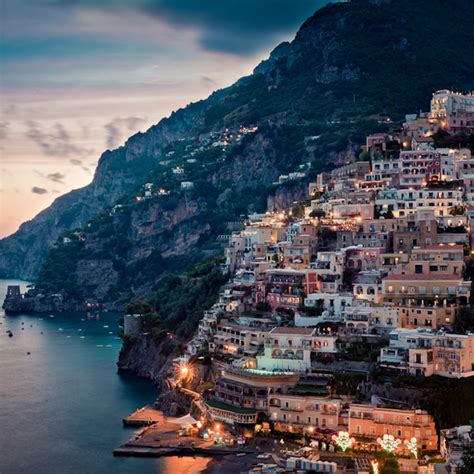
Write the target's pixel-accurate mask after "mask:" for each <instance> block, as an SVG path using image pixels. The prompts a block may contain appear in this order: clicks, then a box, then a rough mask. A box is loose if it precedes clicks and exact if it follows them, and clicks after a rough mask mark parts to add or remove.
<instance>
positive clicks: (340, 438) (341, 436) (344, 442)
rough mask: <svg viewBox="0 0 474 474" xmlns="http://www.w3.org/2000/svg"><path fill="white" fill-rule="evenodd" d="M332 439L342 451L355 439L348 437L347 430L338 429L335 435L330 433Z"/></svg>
mask: <svg viewBox="0 0 474 474" xmlns="http://www.w3.org/2000/svg"><path fill="white" fill-rule="evenodd" d="M332 439H333V440H334V441H335V443H336V444H337V445H338V446H339V447H340V448H341V449H342V451H346V449H347V448H350V447H351V446H352V444H353V443H354V441H355V439H354V438H351V437H350V435H349V433H348V432H347V431H339V433H338V434H337V435H332Z"/></svg>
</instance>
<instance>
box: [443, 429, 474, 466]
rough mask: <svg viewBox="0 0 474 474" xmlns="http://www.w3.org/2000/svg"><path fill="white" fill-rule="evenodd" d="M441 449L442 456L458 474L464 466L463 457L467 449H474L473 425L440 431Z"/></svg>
mask: <svg viewBox="0 0 474 474" xmlns="http://www.w3.org/2000/svg"><path fill="white" fill-rule="evenodd" d="M439 447H440V451H441V455H442V456H443V457H444V458H445V459H446V463H447V464H448V465H449V466H450V467H451V472H456V470H457V468H458V467H460V466H461V465H462V456H463V454H464V450H465V449H466V448H474V430H473V428H472V426H471V425H464V426H456V427H455V428H449V429H446V430H441V431H440V441H439Z"/></svg>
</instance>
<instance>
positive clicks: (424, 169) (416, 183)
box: [400, 150, 441, 188]
mask: <svg viewBox="0 0 474 474" xmlns="http://www.w3.org/2000/svg"><path fill="white" fill-rule="evenodd" d="M440 178H441V156H440V154H439V153H435V152H434V151H432V150H411V151H402V152H401V153H400V187H402V188H422V187H424V186H426V185H427V184H428V183H429V182H430V181H431V182H432V181H438V180H439V179H440Z"/></svg>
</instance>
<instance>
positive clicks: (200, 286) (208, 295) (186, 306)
mask: <svg viewBox="0 0 474 474" xmlns="http://www.w3.org/2000/svg"><path fill="white" fill-rule="evenodd" d="M226 281H227V276H226V275H224V274H223V273H222V271H221V270H220V267H219V260H215V259H213V260H208V261H206V262H203V263H200V264H198V265H196V266H194V267H193V268H192V269H191V270H190V271H189V272H187V273H185V274H181V275H176V274H170V275H168V276H167V277H166V278H165V279H164V280H163V282H162V283H161V284H160V286H159V289H158V290H157V291H156V292H154V294H153V296H152V297H151V298H150V299H149V300H148V301H147V302H145V303H144V302H142V301H133V302H132V303H130V305H129V306H128V308H127V310H128V311H129V312H139V313H142V314H144V321H145V322H144V330H145V331H146V332H150V333H151V334H152V335H154V336H159V335H160V334H162V332H163V331H167V330H172V331H173V332H175V333H176V334H178V336H182V337H189V336H190V335H192V333H193V332H194V330H195V328H196V326H197V323H198V321H199V320H200V319H201V318H202V313H203V311H204V310H206V309H209V308H210V307H211V306H212V305H213V304H214V303H215V301H216V299H217V295H218V293H219V290H220V287H221V286H222V285H223V284H224V283H225V282H226Z"/></svg>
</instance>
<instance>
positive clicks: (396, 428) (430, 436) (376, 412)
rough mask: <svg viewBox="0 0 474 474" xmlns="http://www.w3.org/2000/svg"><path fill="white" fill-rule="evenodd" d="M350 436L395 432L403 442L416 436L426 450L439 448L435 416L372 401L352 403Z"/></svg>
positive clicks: (379, 434)
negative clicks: (375, 403)
mask: <svg viewBox="0 0 474 474" xmlns="http://www.w3.org/2000/svg"><path fill="white" fill-rule="evenodd" d="M348 431H349V433H350V435H351V436H354V437H355V438H356V439H357V437H363V438H372V439H373V440H374V441H376V439H377V438H381V437H382V436H383V435H384V434H388V435H393V436H394V437H395V438H398V439H400V440H401V441H402V442H403V441H404V440H405V439H408V440H410V439H411V438H413V437H414V438H416V439H417V440H418V443H419V446H420V448H421V449H424V450H433V449H437V448H438V435H437V434H436V428H435V423H434V420H433V418H432V416H431V415H430V414H429V413H428V412H427V411H424V410H403V409H398V408H382V407H376V406H374V405H370V404H361V403H351V404H350V406H349V426H348Z"/></svg>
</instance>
